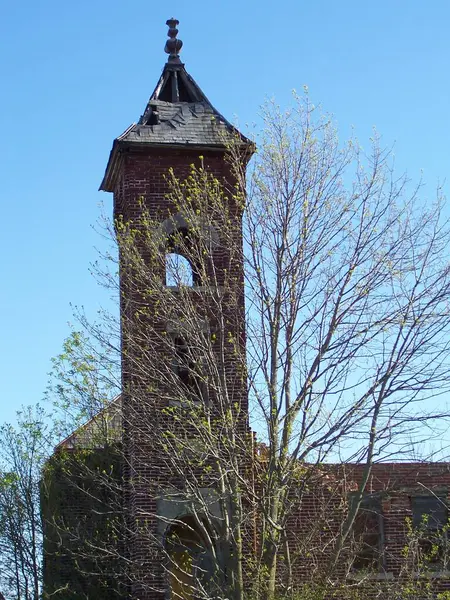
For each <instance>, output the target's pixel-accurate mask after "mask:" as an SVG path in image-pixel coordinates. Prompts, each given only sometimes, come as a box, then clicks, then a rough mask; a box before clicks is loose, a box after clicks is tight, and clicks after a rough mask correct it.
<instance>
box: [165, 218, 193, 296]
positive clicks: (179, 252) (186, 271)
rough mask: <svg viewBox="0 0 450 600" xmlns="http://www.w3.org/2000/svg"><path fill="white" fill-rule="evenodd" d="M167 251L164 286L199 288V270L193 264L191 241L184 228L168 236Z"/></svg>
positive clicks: (187, 231)
mask: <svg viewBox="0 0 450 600" xmlns="http://www.w3.org/2000/svg"><path fill="white" fill-rule="evenodd" d="M167 251H168V254H167V255H166V285H172V286H176V287H178V286H180V285H186V286H190V287H192V286H199V285H200V275H199V268H198V267H197V266H196V265H195V264H194V257H193V248H192V240H191V237H190V234H189V230H188V229H187V228H186V227H180V228H179V229H176V230H175V231H173V232H172V233H171V234H170V236H169V237H168V239H167ZM186 256H188V257H189V258H186ZM169 281H170V283H169Z"/></svg>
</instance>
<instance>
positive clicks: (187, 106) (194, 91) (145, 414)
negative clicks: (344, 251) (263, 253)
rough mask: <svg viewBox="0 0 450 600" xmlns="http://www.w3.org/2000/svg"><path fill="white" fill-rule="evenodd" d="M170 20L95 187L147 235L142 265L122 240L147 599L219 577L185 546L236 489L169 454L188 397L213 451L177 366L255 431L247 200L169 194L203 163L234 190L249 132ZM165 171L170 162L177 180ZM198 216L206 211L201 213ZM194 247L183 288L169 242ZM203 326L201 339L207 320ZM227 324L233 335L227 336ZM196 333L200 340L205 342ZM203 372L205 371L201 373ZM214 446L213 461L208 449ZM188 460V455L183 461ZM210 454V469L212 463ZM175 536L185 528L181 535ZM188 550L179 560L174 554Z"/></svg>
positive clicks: (131, 520) (132, 518) (214, 413)
mask: <svg viewBox="0 0 450 600" xmlns="http://www.w3.org/2000/svg"><path fill="white" fill-rule="evenodd" d="M167 25H168V26H169V33H168V36H169V39H168V41H167V43H166V47H165V51H166V53H167V54H169V58H168V61H167V63H166V64H165V66H164V69H163V72H162V74H161V77H160V79H159V81H158V83H157V85H156V88H155V90H154V92H153V94H152V95H151V97H150V100H149V101H148V104H147V106H146V108H145V111H144V113H143V115H142V117H141V118H140V120H139V122H138V123H137V124H133V125H131V126H130V127H129V128H128V129H127V130H126V131H125V132H124V133H123V134H122V135H121V136H119V137H118V138H117V139H115V140H114V143H113V147H112V150H111V153H110V157H109V161H108V164H107V167H106V172H105V176H104V179H103V181H102V184H101V187H100V189H101V190H104V191H107V192H112V193H113V194H114V219H115V222H116V223H121V227H122V228H127V227H128V226H129V224H130V223H132V227H133V231H134V235H135V238H133V239H136V240H138V241H136V242H135V243H136V244H137V247H138V250H137V254H138V255H139V257H140V258H141V259H142V264H141V265H140V266H139V267H136V266H135V267H130V260H129V257H128V255H127V257H125V254H126V252H125V251H124V247H123V246H121V243H124V244H125V245H126V244H127V242H121V238H120V235H119V248H120V250H121V261H120V262H121V266H120V292H121V322H122V388H123V395H122V398H123V402H122V406H123V423H124V447H125V467H124V470H125V482H126V483H125V499H124V504H125V506H124V508H125V512H126V514H127V523H128V525H127V529H128V531H127V538H126V539H127V542H126V546H127V548H126V553H127V560H128V561H129V564H130V565H132V566H131V567H130V568H131V569H132V574H131V576H130V577H129V586H130V591H131V596H132V597H133V598H139V599H140V600H147V599H153V598H163V597H174V598H175V597H186V598H192V597H193V591H192V586H191V582H192V581H194V579H195V578H196V577H197V578H203V579H208V578H210V577H213V575H212V574H211V573H208V569H209V567H208V566H205V565H207V563H208V556H206V555H207V552H206V550H205V549H204V548H202V550H201V551H200V552H199V551H198V549H197V550H193V551H192V552H191V555H190V556H189V552H187V551H186V548H187V549H188V550H192V548H193V547H197V546H199V545H200V546H201V545H203V541H199V540H202V539H203V538H202V535H203V534H204V533H205V532H206V531H207V530H208V527H209V528H210V529H211V518H212V519H214V518H216V520H217V523H218V524H219V525H218V529H220V523H221V522H222V521H223V520H224V515H223V514H222V512H223V510H224V508H223V507H224V506H225V505H227V506H228V505H229V503H230V501H229V498H225V497H224V495H223V494H222V497H220V493H219V490H218V487H217V485H216V483H217V481H216V483H215V482H214V481H213V480H211V481H210V482H209V483H208V481H207V480H206V479H205V478H204V477H203V475H204V473H203V474H202V473H199V470H198V468H197V467H196V468H197V471H196V472H195V468H193V475H192V477H191V479H189V478H188V476H186V480H183V477H180V472H179V471H183V469H184V468H183V467H182V466H180V464H178V463H176V462H172V463H171V460H172V456H171V455H170V453H168V455H166V456H164V450H167V446H166V445H165V443H164V444H163V443H162V441H161V438H162V437H164V435H165V434H164V432H165V431H166V430H171V427H173V411H174V410H177V411H185V412H184V413H183V414H184V418H183V419H182V420H183V425H184V429H183V434H182V435H183V436H185V437H184V438H183V439H188V440H189V443H191V445H192V446H191V448H192V447H193V446H194V444H193V442H192V440H195V439H197V442H196V444H197V445H196V446H195V447H196V448H199V447H200V449H201V450H202V448H204V450H203V451H204V453H205V454H207V453H208V451H207V449H206V445H207V444H208V442H207V441H206V442H205V441H204V440H203V439H202V435H203V434H199V432H198V431H195V429H196V424H195V420H194V419H193V418H192V414H191V413H186V411H190V410H191V408H192V410H195V411H198V413H199V414H200V413H201V414H202V415H203V412H202V409H201V408H199V403H198V402H196V401H195V400H194V401H191V402H188V403H187V404H184V402H183V400H181V401H180V400H177V399H174V392H173V389H174V387H177V385H175V384H177V381H175V380H176V379H177V378H178V379H179V382H181V388H182V389H183V386H184V387H185V388H186V390H187V391H186V395H187V396H188V395H189V394H191V393H192V388H193V387H195V388H196V392H195V393H196V394H202V395H203V396H202V400H203V402H202V403H200V404H202V405H206V406H207V407H208V419H210V422H211V421H212V422H213V423H215V425H214V426H213V427H217V428H220V430H221V431H222V430H226V427H225V426H224V422H225V417H224V406H223V402H224V401H223V397H226V398H227V400H226V402H228V403H229V407H228V408H230V407H232V408H231V409H230V410H231V413H233V419H234V423H235V425H234V433H233V435H235V434H236V431H237V432H238V433H239V435H242V439H244V438H245V437H246V436H248V431H249V430H248V410H247V393H246V381H245V367H243V364H242V363H243V362H245V358H244V359H243V357H245V325H244V284H243V262H242V230H241V219H242V203H238V202H236V201H233V200H231V199H229V200H225V204H226V208H225V212H226V213H227V218H226V220H225V218H224V215H218V214H216V213H217V211H218V208H217V202H216V203H215V206H214V207H213V206H209V205H208V203H206V205H205V204H203V205H202V206H199V205H196V204H195V200H194V201H193V202H194V205H195V206H194V207H193V209H194V210H193V211H192V214H194V215H197V217H195V218H197V221H196V222H195V223H193V221H192V218H191V217H189V216H188V215H186V210H184V209H183V208H181V209H180V206H179V202H177V199H176V194H175V197H174V181H175V182H177V183H179V182H182V181H183V180H185V179H186V178H187V177H188V176H189V175H190V174H192V168H193V166H194V168H197V169H200V170H201V169H204V171H196V173H197V176H198V177H199V178H200V179H201V178H202V177H203V175H204V174H205V173H207V174H208V175H207V177H209V176H211V177H214V178H215V179H214V181H215V182H218V183H219V184H220V186H223V189H224V190H225V192H224V193H225V194H228V192H229V195H226V197H227V198H232V192H233V189H234V188H233V186H235V184H236V179H235V177H234V176H233V174H232V170H231V168H230V165H229V162H228V161H227V158H226V155H227V148H226V144H225V140H226V136H230V135H231V136H233V137H234V139H235V140H236V139H238V140H239V141H238V145H239V147H240V149H241V151H242V155H243V156H244V159H243V164H244V167H245V164H246V161H247V160H248V158H249V157H250V156H251V153H252V148H253V146H252V144H251V143H250V142H249V140H247V139H246V138H245V137H244V136H242V134H240V133H239V132H237V130H236V129H235V128H234V127H233V126H232V125H230V123H229V122H228V121H227V120H226V119H225V118H224V117H223V116H222V115H221V114H220V113H219V112H218V111H217V110H216V109H215V108H214V107H213V106H212V105H211V103H210V102H209V100H208V99H207V97H206V96H205V94H204V93H203V92H202V90H201V89H200V87H199V86H198V85H197V83H196V82H195V81H194V79H193V78H192V77H191V76H190V75H189V74H188V73H187V71H186V70H185V67H184V64H183V63H182V62H181V60H180V57H179V52H180V50H181V46H182V42H181V40H179V39H178V38H177V34H178V30H177V29H176V27H177V25H178V21H177V20H175V19H170V20H168V21H167ZM170 172H173V174H174V175H173V178H174V179H173V180H172V184H171V183H170V179H171V177H172V176H171V175H170ZM202 173H203V175H202ZM177 183H176V184H175V187H177ZM213 187H214V184H213ZM200 196H201V194H200ZM219 212H220V211H219ZM213 213H214V214H213ZM143 215H145V218H143ZM221 219H222V221H221ZM144 221H145V225H143V222H144ZM225 222H227V223H228V224H229V223H232V227H231V228H230V226H229V225H228V226H227V231H226V235H225V230H224V229H223V226H225ZM149 223H150V225H149ZM199 223H202V225H201V226H199ZM205 223H207V225H205ZM221 223H222V225H221ZM199 227H200V228H203V231H204V230H205V229H207V234H208V240H209V242H208V244H206V247H207V248H209V251H208V254H209V255H208V256H207V260H206V263H205V264H206V267H203V273H200V269H199V268H198V266H196V265H195V264H194V263H195V258H193V257H192V247H193V242H192V239H191V235H192V236H193V235H194V233H192V232H193V230H194V229H196V230H197V232H198V231H199ZM122 231H123V229H122ZM127 231H129V230H127ZM136 232H137V235H136ZM230 232H231V233H230ZM148 235H150V237H152V236H153V237H154V236H155V235H156V236H159V238H158V239H159V240H160V242H159V246H158V248H159V250H160V252H161V254H162V255H165V256H159V257H157V258H156V259H155V256H151V252H150V251H148V249H147V248H144V245H145V243H144V242H142V240H143V239H146V236H148ZM139 240H141V241H139ZM139 244H141V246H140V247H139ZM203 246H204V240H203ZM203 246H202V248H203ZM187 248H190V250H191V255H190V256H189V257H188V261H187V268H188V269H189V268H191V269H192V273H191V280H190V282H189V283H187V284H184V285H183V290H182V291H181V290H180V289H177V282H176V281H175V282H174V281H169V280H168V279H169V275H168V274H167V273H164V269H165V268H166V264H167V262H165V261H166V257H167V256H169V255H170V256H171V257H174V256H175V260H177V259H180V260H182V259H183V258H185V256H186V255H187V254H189V253H186V252H185V250H186V249H187ZM197 250H198V248H197ZM128 251H129V249H128V250H127V252H128ZM202 254H203V255H204V254H206V250H204V249H203V250H202ZM183 255H185V256H183ZM146 278H148V280H151V281H152V284H151V285H153V290H154V293H153V294H149V295H146V294H145V292H144V291H143V288H146V287H147V286H148V287H151V285H150V284H147V283H146V282H145V279H146ZM158 278H159V280H160V286H161V290H160V291H158V290H159V288H158V281H157V280H158ZM137 280H139V281H137ZM155 280H156V284H155ZM230 281H233V282H234V283H233V292H232V293H231V294H229V297H228V299H227V292H226V291H225V292H224V291H223V290H226V289H227V286H229V282H230ZM173 284H175V285H173ZM188 288H191V289H188ZM219 289H220V290H221V292H220V293H219V292H218V290H219ZM168 290H169V292H168ZM181 293H183V294H187V295H186V296H185V301H184V304H185V305H186V311H185V312H186V313H188V312H189V310H188V308H187V305H189V306H190V307H191V308H192V306H194V307H195V306H197V307H198V315H199V319H198V323H199V328H200V329H203V333H204V335H205V336H207V338H208V344H210V345H211V349H212V354H213V355H214V356H215V357H216V359H217V364H220V365H221V368H222V372H223V374H224V383H223V386H224V389H222V390H221V391H220V393H219V392H218V391H217V390H218V387H220V385H221V384H220V383H219V384H218V385H217V386H216V387H215V388H213V387H211V385H210V383H209V381H210V380H211V374H210V373H209V374H208V376H207V377H206V376H203V375H202V376H201V379H202V382H201V384H199V383H198V380H199V379H200V376H199V375H195V374H194V373H193V371H194V370H195V369H196V368H197V367H195V368H194V366H193V365H194V364H195V365H198V364H199V363H200V362H201V361H200V359H199V358H198V356H197V357H196V356H193V354H195V352H194V351H193V350H192V348H190V347H189V339H186V338H189V331H188V328H189V327H192V311H191V313H189V314H190V317H189V319H188V318H187V317H186V314H179V313H180V312H184V311H180V303H179V301H178V304H177V298H178V299H179V296H177V294H181ZM155 294H156V296H158V294H162V296H158V300H157V301H156V300H155ZM164 294H165V295H164ZM168 294H169V295H168ZM170 294H172V295H170ZM161 297H164V298H166V302H167V303H168V304H167V306H164V307H163V308H162V310H161V307H160V304H161ZM217 298H219V300H218V302H219V303H220V304H221V308H220V310H219V313H220V318H218V319H217V318H216V317H217V306H212V304H214V302H216V300H217ZM174 299H175V300H174ZM214 299H215V300H214ZM172 300H173V301H172ZM186 321H189V323H190V324H186ZM218 321H220V322H221V323H218ZM180 323H182V325H180ZM180 328H181V329H183V331H180ZM195 333H196V335H197V339H199V338H198V331H197V332H195ZM194 337H195V336H194ZM225 337H226V338H227V340H228V343H225V342H224V338H225ZM192 345H193V346H195V347H198V343H196V344H192ZM237 348H238V349H239V350H238V351H237ZM143 365H144V367H143ZM164 365H165V366H166V370H164ZM171 377H172V378H175V379H171ZM207 378H209V379H208V385H206V384H205V380H206V379H207ZM171 382H172V384H173V385H172V384H171ZM179 382H178V383H179ZM193 382H194V383H193ZM208 386H209V387H208ZM200 388H201V391H199V390H200ZM219 395H221V397H222V400H220V405H221V406H220V409H219V408H218V407H217V406H216V405H215V403H216V402H219V401H218V396H219ZM205 396H206V399H205ZM191 400H192V395H191ZM226 409H227V408H226V407H225V410H226ZM231 413H230V414H231ZM202 418H203V416H202ZM171 419H172V421H171ZM178 422H180V419H179V417H178ZM180 427H181V425H180ZM196 436H197V438H196ZM211 443H215V442H211ZM163 448H164V449H163ZM205 460H206V462H208V459H205ZM190 464H191V463H189V462H188V463H186V465H187V466H186V469H187V468H188V465H190ZM189 468H190V467H189ZM202 468H203V467H202ZM208 468H209V469H210V471H211V465H209V467H208ZM212 470H214V469H212ZM212 479H214V478H212ZM199 482H202V483H199ZM193 485H194V486H195V485H196V486H199V485H201V486H202V490H201V492H199V493H197V495H196V492H195V490H194V492H192V486H193ZM189 490H191V491H190V492H189ZM192 498H194V499H192ZM203 502H204V504H203V505H202V503H203ZM206 512H208V513H209V514H208V519H205V520H204V519H203V517H204V516H205V513H206ZM211 515H212V517H211ZM206 521H208V523H206ZM198 526H200V528H201V529H203V534H202V533H199V532H198V531H197V528H198ZM212 528H214V527H212ZM208 536H209V540H208V543H209V545H214V544H216V545H219V546H220V543H221V540H220V536H221V534H220V533H218V532H217V531H214V532H211V531H209V534H208ZM169 538H170V539H172V540H174V539H175V540H176V542H172V545H173V547H172V549H170V548H169V549H168V544H169V543H170V542H169V541H168V540H169ZM180 539H181V540H185V542H184V544H182V545H183V548H181V546H180ZM186 540H187V541H186ZM208 543H206V544H205V546H208ZM227 544H228V542H227V543H225V549H224V548H223V547H222V549H221V550H218V551H217V554H220V553H221V554H222V558H221V559H220V560H221V561H222V567H223V569H222V570H223V571H224V572H225V571H226V561H227V560H228V558H227V548H226V547H227ZM215 550H216V549H214V552H215ZM199 561H200V562H201V561H203V562H202V565H203V566H199ZM180 562H181V563H182V564H178V563H180Z"/></svg>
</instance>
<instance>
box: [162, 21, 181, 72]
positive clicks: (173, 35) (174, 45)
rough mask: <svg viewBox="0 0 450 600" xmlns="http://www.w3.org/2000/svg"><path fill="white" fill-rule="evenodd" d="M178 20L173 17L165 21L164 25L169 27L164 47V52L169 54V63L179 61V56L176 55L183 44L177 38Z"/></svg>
mask: <svg viewBox="0 0 450 600" xmlns="http://www.w3.org/2000/svg"><path fill="white" fill-rule="evenodd" d="M179 22H180V21H178V19H174V18H173V17H172V18H171V19H168V20H167V21H166V25H167V26H168V27H169V31H168V32H167V35H168V36H169V39H168V40H167V42H166V45H165V47H164V52H166V53H167V54H169V62H171V63H180V62H181V61H180V57H179V56H178V55H179V53H180V50H181V48H182V46H183V42H182V41H181V40H179V39H177V34H178V29H177V25H178V23H179Z"/></svg>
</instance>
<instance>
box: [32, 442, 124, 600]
mask: <svg viewBox="0 0 450 600" xmlns="http://www.w3.org/2000/svg"><path fill="white" fill-rule="evenodd" d="M121 480H122V453H121V450H120V448H119V447H118V446H115V445H112V446H105V447H104V448H93V449H86V448H84V449H71V450H60V451H58V452H56V453H55V454H54V455H53V456H52V457H51V459H49V461H48V462H47V464H46V466H45V469H44V472H43V475H42V481H41V515H42V526H43V533H44V563H43V567H44V569H43V592H44V596H43V597H45V598H47V597H49V598H50V597H51V598H55V600H58V599H61V600H72V599H73V600H85V599H86V598H96V599H99V600H103V599H104V600H107V599H108V600H109V599H119V598H122V597H124V594H126V589H125V587H124V585H123V584H124V583H125V579H124V577H123V574H124V560H123V556H124V554H123V552H124V547H123V542H124V527H123V513H122V494H121Z"/></svg>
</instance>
